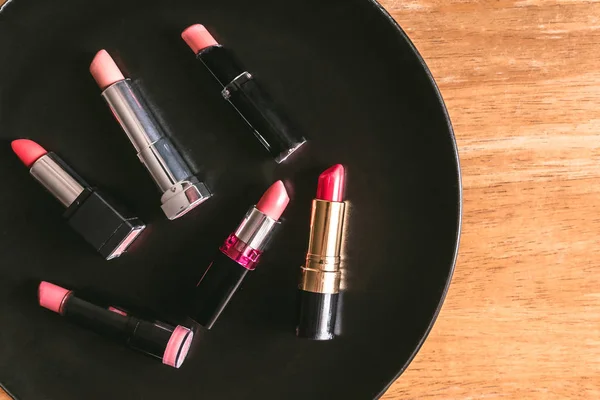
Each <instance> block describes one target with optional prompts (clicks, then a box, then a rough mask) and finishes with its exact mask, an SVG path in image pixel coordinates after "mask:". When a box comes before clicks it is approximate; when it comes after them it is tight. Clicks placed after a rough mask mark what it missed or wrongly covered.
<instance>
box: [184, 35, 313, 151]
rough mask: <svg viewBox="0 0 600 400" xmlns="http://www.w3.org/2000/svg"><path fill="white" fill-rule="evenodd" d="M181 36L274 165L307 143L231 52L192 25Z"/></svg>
mask: <svg viewBox="0 0 600 400" xmlns="http://www.w3.org/2000/svg"><path fill="white" fill-rule="evenodd" d="M181 37H182V38H183V40H184V41H185V42H186V43H187V44H188V46H189V47H190V48H191V49H192V51H193V52H194V54H196V57H197V58H198V60H200V61H201V62H202V63H203V64H204V66H205V67H206V68H207V69H208V71H209V72H210V73H211V74H212V75H213V76H214V77H215V78H216V79H217V81H219V83H220V84H221V86H222V87H223V90H222V91H221V95H222V96H223V98H224V99H225V100H227V101H229V103H230V104H231V105H232V106H233V108H234V109H235V110H236V111H237V112H238V113H240V115H241V116H242V118H244V120H245V121H246V122H247V123H248V124H249V125H250V127H251V128H252V129H253V130H254V135H255V136H256V138H257V139H258V140H259V141H260V143H261V144H262V145H263V146H264V147H265V148H266V149H267V150H268V151H269V153H271V155H272V156H273V157H274V158H275V161H276V162H277V163H281V162H283V161H285V160H286V159H287V158H288V157H289V156H290V155H292V153H294V152H295V151H296V150H298V149H299V148H300V147H301V146H302V145H303V144H304V143H306V139H305V138H304V137H302V135H299V134H298V133H297V132H296V130H295V129H294V128H292V123H291V122H290V119H289V118H288V116H287V115H286V114H285V113H284V112H283V111H282V110H281V109H279V107H278V106H277V105H276V103H275V102H274V101H273V100H272V98H271V97H270V96H269V95H268V93H267V92H266V91H265V90H264V89H263V88H262V87H261V86H260V85H259V83H258V82H257V81H256V79H255V77H254V76H253V75H252V74H251V73H250V72H248V71H247V70H246V69H245V68H244V67H243V66H242V65H241V64H240V62H239V61H238V60H237V59H236V58H235V56H234V55H233V53H232V52H231V51H230V50H228V49H226V48H225V47H223V46H221V45H220V44H219V43H217V41H216V40H215V38H214V37H213V36H212V35H211V34H210V32H208V30H206V28H205V27H204V26H202V25H199V24H196V25H192V26H190V27H189V28H187V29H186V30H185V31H183V33H182V34H181Z"/></svg>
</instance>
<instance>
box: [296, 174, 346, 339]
mask: <svg viewBox="0 0 600 400" xmlns="http://www.w3.org/2000/svg"><path fill="white" fill-rule="evenodd" d="M336 168H338V170H335V169H336ZM332 170H334V171H336V172H337V173H338V174H339V175H340V176H342V177H343V171H344V170H343V167H342V166H341V165H339V166H335V167H332V168H331V169H330V170H328V171H332ZM340 171H341V174H340ZM326 173H327V171H326ZM321 176H324V175H321ZM334 184H339V185H341V186H342V190H343V178H340V183H337V182H336V183H334ZM340 200H341V198H340ZM345 213H346V203H345V202H343V201H329V200H322V199H315V200H313V202H312V211H311V217H310V236H309V239H308V250H307V252H306V261H305V263H304V266H302V268H301V278H300V284H299V314H298V326H297V328H296V334H297V335H298V336H299V337H304V338H309V339H314V340H330V339H333V338H334V336H335V323H336V318H337V308H338V300H339V293H340V282H341V270H340V261H341V249H342V244H343V238H344V219H345Z"/></svg>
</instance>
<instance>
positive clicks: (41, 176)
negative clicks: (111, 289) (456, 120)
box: [12, 139, 146, 260]
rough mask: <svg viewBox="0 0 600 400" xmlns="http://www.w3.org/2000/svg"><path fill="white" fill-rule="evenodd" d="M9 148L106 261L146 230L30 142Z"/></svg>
mask: <svg viewBox="0 0 600 400" xmlns="http://www.w3.org/2000/svg"><path fill="white" fill-rule="evenodd" d="M12 149H13V151H14V152H15V154H16V155H17V156H18V157H19V158H20V159H21V161H22V162H23V163H24V164H25V165H26V166H27V167H28V168H29V172H30V173H31V175H32V176H33V177H34V178H35V179H36V180H37V181H38V182H40V183H41V184H42V185H43V186H44V187H45V188H46V189H47V190H48V191H49V192H50V193H52V195H54V197H55V198H56V199H57V200H58V201H60V202H61V203H62V204H63V205H64V206H65V207H66V211H65V213H64V217H65V218H66V219H67V221H68V223H69V225H70V226H71V227H72V228H73V229H74V230H75V231H76V232H77V233H79V234H80V235H81V236H82V237H83V238H84V239H85V240H86V241H87V242H88V243H89V244H91V245H92V246H93V247H94V248H95V249H96V251H98V252H99V253H100V254H101V255H102V256H103V257H104V258H106V259H107V260H110V259H113V258H116V257H119V256H120V255H121V254H123V253H124V252H125V251H126V250H127V249H128V248H129V245H130V244H131V243H133V241H134V240H135V239H136V238H137V237H138V235H139V234H140V233H141V232H142V231H143V230H144V228H145V227H146V226H145V225H144V223H143V222H142V221H140V220H139V219H138V218H136V217H134V216H132V215H131V214H130V213H129V212H127V211H126V210H124V209H123V208H122V207H120V206H117V205H115V204H113V203H111V202H109V201H108V200H107V198H106V197H105V196H104V195H103V194H102V193H100V192H98V191H97V190H96V189H94V188H91V187H90V186H89V185H88V184H87V183H86V182H85V181H84V180H83V179H82V178H81V177H80V176H79V175H77V174H76V173H75V172H74V171H73V170H72V169H71V168H70V167H69V166H68V165H66V164H65V163H64V161H62V160H61V159H60V158H59V157H58V156H57V155H56V154H54V153H49V152H47V151H46V150H45V149H44V148H43V147H42V146H40V145H39V144H37V143H35V142H34V141H32V140H28V139H18V140H15V141H13V142H12Z"/></svg>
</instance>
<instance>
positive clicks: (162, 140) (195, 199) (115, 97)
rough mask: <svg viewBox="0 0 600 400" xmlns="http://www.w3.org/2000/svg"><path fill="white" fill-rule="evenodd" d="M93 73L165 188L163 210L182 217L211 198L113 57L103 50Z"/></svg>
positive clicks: (155, 179)
mask: <svg viewBox="0 0 600 400" xmlns="http://www.w3.org/2000/svg"><path fill="white" fill-rule="evenodd" d="M90 72H91V74H92V76H93V77H94V79H95V80H96V82H97V83H98V86H100V89H102V97H103V98H104V100H106V102H107V103H108V106H109V107H110V109H111V110H112V112H113V115H114V116H115V118H116V119H117V121H119V123H120V124H121V127H122V128H123V130H124V131H125V133H126V134H127V136H128V137H129V140H130V141H131V143H132V144H133V147H134V148H135V150H136V151H137V155H138V157H139V159H140V161H141V162H142V163H143V164H144V165H145V166H146V169H148V172H150V175H151V176H152V178H153V179H154V182H156V184H157V185H158V188H159V189H160V190H161V192H162V193H163V194H162V197H161V203H162V206H161V207H162V210H163V212H164V213H165V215H166V216H167V218H169V219H170V220H173V219H176V218H179V217H182V216H183V215H185V214H186V213H188V212H189V211H191V210H192V209H194V208H195V207H197V206H199V205H200V204H202V203H203V202H204V201H206V200H207V199H209V198H210V197H211V193H210V191H209V189H208V187H207V186H206V185H205V184H204V183H202V182H200V181H199V180H198V178H197V177H195V176H194V174H193V173H192V170H191V168H190V167H189V165H188V164H187V163H186V162H185V161H184V159H183V157H181V155H180V154H179V152H178V151H177V149H176V148H175V146H173V144H172V143H171V141H170V140H169V139H168V138H167V137H166V136H165V133H164V132H163V129H162V128H161V126H160V124H159V123H158V122H157V120H156V118H155V116H154V115H153V114H152V112H151V111H150V109H149V107H147V106H146V105H145V104H146V103H145V101H144V99H143V97H142V95H141V94H140V93H138V92H137V91H136V90H135V88H134V86H133V84H132V82H131V80H130V79H128V78H125V77H124V76H123V73H122V72H121V70H119V67H117V64H115V62H114V60H113V59H112V57H111V56H110V55H109V54H108V53H107V52H106V50H101V51H100V52H98V54H96V57H95V58H94V60H93V61H92V64H91V66H90Z"/></svg>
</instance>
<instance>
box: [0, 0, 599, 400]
mask: <svg viewBox="0 0 600 400" xmlns="http://www.w3.org/2000/svg"><path fill="white" fill-rule="evenodd" d="M381 2H382V4H383V5H384V7H385V8H386V9H387V10H388V11H389V12H390V13H391V14H392V15H393V16H394V18H395V19H396V20H397V21H398V22H399V23H400V25H401V26H402V27H403V28H404V30H405V31H406V32H407V33H408V35H409V36H410V37H411V39H412V40H413V42H414V43H415V45H416V46H417V48H418V49H419V51H420V52H421V54H422V55H423V57H424V58H425V60H426V61H427V63H428V65H429V67H430V68H431V71H432V73H433V76H434V77H435V78H436V80H437V82H438V84H439V86H440V88H441V91H442V94H443V96H444V98H445V100H446V103H447V106H448V109H449V112H450V116H451V118H452V121H453V124H454V128H455V131H456V136H457V140H458V145H459V149H460V156H461V162H462V169H463V183H464V189H465V190H464V197H465V204H464V228H463V236H462V243H461V249H460V255H459V260H458V265H457V269H456V273H455V275H454V280H453V283H452V286H451V288H450V292H449V294H448V297H447V299H446V303H445V305H444V307H443V309H442V312H441V314H440V316H439V319H438V321H437V323H436V324H435V326H434V328H433V331H432V332H431V335H430V337H429V339H428V340H427V341H426V343H425V345H424V346H423V348H422V349H421V351H420V352H419V354H418V355H417V357H416V358H415V360H414V361H413V363H412V364H411V366H410V367H409V368H408V370H407V371H406V372H405V373H404V374H403V375H402V377H401V378H400V379H399V380H398V381H397V382H396V383H395V384H394V385H392V387H391V388H390V389H389V390H388V392H387V393H386V395H384V399H386V400H394V399H484V398H485V399H490V398H492V399H494V398H503V399H504V398H514V399H564V398H581V399H598V398H600V265H599V264H600V246H599V244H600V243H599V239H598V233H599V232H600V215H599V211H600V177H599V175H600V167H599V166H598V162H599V161H600V136H598V131H599V130H600V1H589V0H588V1H585V0H485V1H484V0H481V1H474V0H473V1H468V0H382V1H381ZM2 3H3V0H0V4H2ZM351 378H352V377H349V379H351ZM7 399H8V397H7ZM0 400H5V398H4V397H3V395H2V394H0Z"/></svg>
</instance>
